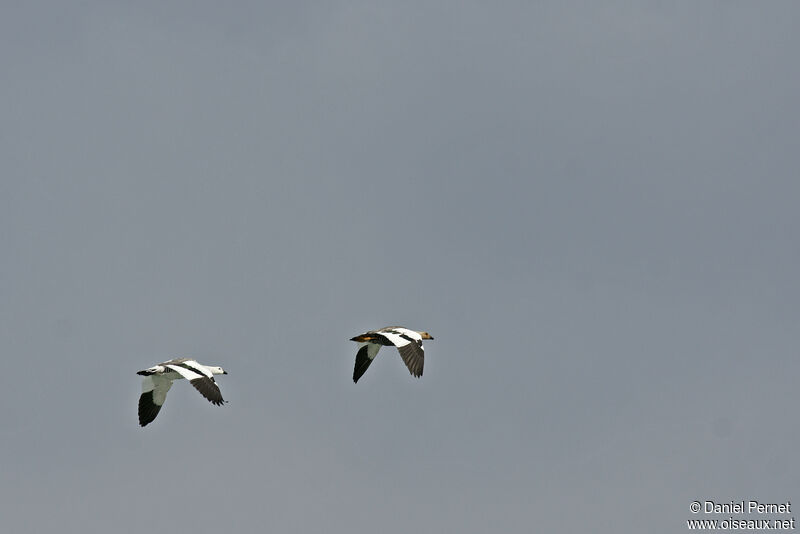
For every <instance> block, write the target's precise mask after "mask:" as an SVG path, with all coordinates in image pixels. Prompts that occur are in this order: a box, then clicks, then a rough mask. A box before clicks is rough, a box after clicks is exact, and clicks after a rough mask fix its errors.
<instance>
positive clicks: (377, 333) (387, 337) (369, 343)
mask: <svg viewBox="0 0 800 534" xmlns="http://www.w3.org/2000/svg"><path fill="white" fill-rule="evenodd" d="M423 339H433V337H431V335H430V334H429V333H427V332H417V331H415V330H409V329H408V328H404V327H402V326H386V327H384V328H381V329H379V330H370V331H369V332H365V333H363V334H360V335H358V336H356V337H354V338H351V339H350V341H355V342H356V343H358V344H359V345H358V352H357V353H356V365H355V368H354V369H353V382H358V379H359V378H361V376H362V375H363V374H364V373H365V372H366V370H367V368H368V367H369V366H370V364H371V363H372V361H373V360H374V359H375V356H377V355H378V351H379V350H381V347H382V346H384V345H393V346H395V347H397V350H398V351H400V357H401V358H403V362H405V364H406V367H408V370H409V371H410V372H411V374H412V375H414V376H416V377H417V378H419V377H420V376H422V366H423V364H424V363H425V349H424V348H423V346H422V340H423Z"/></svg>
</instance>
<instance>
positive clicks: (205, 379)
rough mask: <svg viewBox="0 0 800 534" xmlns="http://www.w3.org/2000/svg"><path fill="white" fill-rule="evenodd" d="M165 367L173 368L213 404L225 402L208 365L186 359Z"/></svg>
mask: <svg viewBox="0 0 800 534" xmlns="http://www.w3.org/2000/svg"><path fill="white" fill-rule="evenodd" d="M165 367H167V368H169V369H172V370H173V371H175V372H176V373H178V374H179V375H181V376H182V377H183V378H185V379H186V380H188V381H189V383H190V384H191V385H193V386H194V388H195V389H196V390H197V391H199V392H200V394H201V395H202V396H203V397H205V398H206V399H208V400H209V401H210V402H211V404H214V405H216V406H219V405H220V404H222V403H223V402H225V400H224V399H223V398H222V392H221V391H220V390H219V386H217V383H216V382H215V381H214V375H213V374H212V373H211V371H210V370H209V369H208V368H207V367H206V366H204V365H201V364H199V363H197V362H196V361H194V360H184V361H182V362H180V363H168V364H166V365H165Z"/></svg>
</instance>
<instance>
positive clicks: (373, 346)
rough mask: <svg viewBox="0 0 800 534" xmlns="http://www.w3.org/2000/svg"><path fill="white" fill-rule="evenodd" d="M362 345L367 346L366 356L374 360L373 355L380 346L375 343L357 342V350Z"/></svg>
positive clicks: (375, 354) (376, 353)
mask: <svg viewBox="0 0 800 534" xmlns="http://www.w3.org/2000/svg"><path fill="white" fill-rule="evenodd" d="M364 345H366V346H367V358H369V359H370V360H374V359H375V356H377V355H378V351H379V350H381V346H380V345H378V344H377V343H359V344H358V350H361V347H363V346H364Z"/></svg>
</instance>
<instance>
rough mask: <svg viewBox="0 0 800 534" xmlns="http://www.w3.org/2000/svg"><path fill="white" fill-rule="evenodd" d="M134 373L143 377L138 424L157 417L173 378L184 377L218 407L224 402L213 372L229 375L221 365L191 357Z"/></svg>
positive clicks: (149, 421) (151, 420)
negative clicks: (205, 362)
mask: <svg viewBox="0 0 800 534" xmlns="http://www.w3.org/2000/svg"><path fill="white" fill-rule="evenodd" d="M136 374H137V375H142V376H144V380H142V396H141V397H139V424H140V425H141V426H145V425H147V424H149V423H152V422H153V420H154V419H155V418H156V416H157V415H158V412H159V411H160V410H161V407H162V406H163V405H164V401H165V400H166V399H167V392H168V391H169V388H171V387H172V382H173V381H174V380H180V379H181V378H185V379H186V380H188V381H189V383H190V384H191V385H193V386H194V387H195V389H196V390H197V391H199V392H200V394H201V395H203V396H204V397H205V398H207V399H208V400H209V401H211V403H212V404H215V405H217V406H219V405H221V404H222V403H224V402H225V400H224V399H223V398H222V393H221V392H220V390H219V387H218V386H217V383H216V382H215V381H214V375H227V374H228V372H227V371H226V370H225V369H223V368H222V367H214V366H208V365H202V364H199V363H197V361H195V360H192V359H191V358H176V359H174V360H170V361H168V362H163V363H160V364H158V365H154V366H153V367H150V368H148V369H145V370H144V371H139V372H138V373H136Z"/></svg>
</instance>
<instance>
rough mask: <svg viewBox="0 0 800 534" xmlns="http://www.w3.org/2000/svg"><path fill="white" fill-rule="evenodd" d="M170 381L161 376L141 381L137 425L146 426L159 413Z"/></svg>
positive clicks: (148, 377)
mask: <svg viewBox="0 0 800 534" xmlns="http://www.w3.org/2000/svg"><path fill="white" fill-rule="evenodd" d="M171 387H172V380H170V379H168V378H164V377H163V376H161V375H151V376H146V377H144V379H143V380H142V395H141V396H140V397H139V425H141V426H147V425H148V424H150V423H152V422H153V420H154V419H155V418H156V416H157V415H158V412H160V411H161V407H162V406H163V405H164V401H166V400H167V392H168V391H169V388H171Z"/></svg>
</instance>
